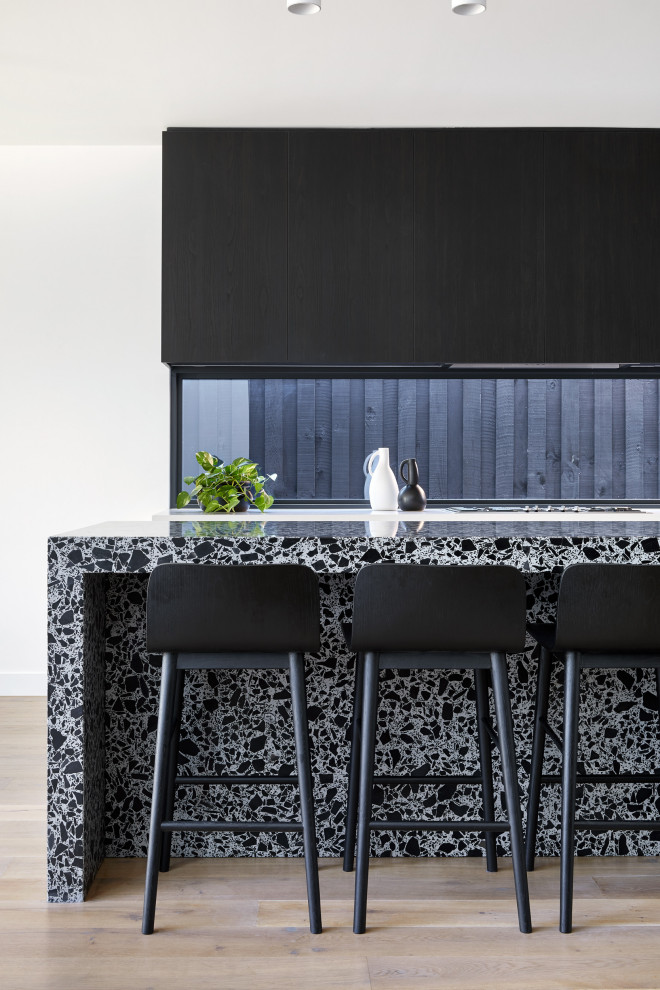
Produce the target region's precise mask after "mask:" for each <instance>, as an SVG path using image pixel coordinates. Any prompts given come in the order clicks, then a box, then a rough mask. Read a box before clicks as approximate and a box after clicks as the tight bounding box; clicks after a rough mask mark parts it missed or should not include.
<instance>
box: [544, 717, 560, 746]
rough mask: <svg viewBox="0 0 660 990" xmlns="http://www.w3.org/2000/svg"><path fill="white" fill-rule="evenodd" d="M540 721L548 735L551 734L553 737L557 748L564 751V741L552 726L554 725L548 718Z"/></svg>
mask: <svg viewBox="0 0 660 990" xmlns="http://www.w3.org/2000/svg"><path fill="white" fill-rule="evenodd" d="M539 721H540V723H541V725H542V726H543V728H544V729H545V731H546V734H547V735H548V736H550V738H551V739H552V741H553V743H554V744H555V746H556V747H557V749H558V750H559V752H560V753H563V751H564V743H563V742H562V739H561V736H560V735H559V734H558V733H557V732H555V730H554V729H553V728H552V726H551V725H550V723H549V722H548V720H547V718H541V719H539Z"/></svg>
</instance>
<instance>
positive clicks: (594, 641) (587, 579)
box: [526, 564, 660, 932]
mask: <svg viewBox="0 0 660 990" xmlns="http://www.w3.org/2000/svg"><path fill="white" fill-rule="evenodd" d="M529 631H530V633H531V634H532V636H533V637H534V639H536V641H537V643H539V645H540V647H541V656H540V661H539V671H538V680H537V684H536V705H535V712H534V741H533V745H532V766H531V775H530V785H529V802H528V807H527V834H526V854H527V869H528V870H533V869H534V855H535V848H536V835H537V828H538V814H539V800H540V794H541V786H542V784H556V783H561V787H562V795H561V809H562V810H561V892H560V922H559V929H560V931H562V932H570V931H571V930H572V926H573V865H574V854H575V850H574V839H575V830H576V829H583V830H588V831H594V832H605V831H610V830H612V831H615V830H616V831H624V830H627V829H631V830H632V829H635V830H637V831H646V830H650V831H656V830H659V829H660V821H655V820H654V821H642V820H637V821H630V820H628V821H601V820H595V821H594V820H591V821H588V820H586V819H580V820H578V819H576V818H575V809H576V788H577V785H578V784H586V783H600V784H614V783H633V782H639V783H652V782H660V774H657V773H640V774H622V773H601V774H584V773H581V774H578V772H577V764H578V734H579V710H580V671H581V670H584V669H585V668H589V667H598V668H601V669H602V668H626V667H627V668H634V667H655V676H656V688H657V689H658V693H659V696H660V567H657V566H644V565H640V564H571V565H570V566H569V567H567V568H566V570H565V571H564V573H563V574H562V578H561V583H560V586H559V601H558V603H557V621H556V622H554V623H537V624H534V625H530V627H529ZM555 657H560V658H562V659H563V660H564V662H565V685H564V736H563V740H562V739H561V737H560V736H559V734H558V732H556V731H555V729H553V728H552V726H551V725H549V723H548V702H549V696H550V676H551V673H552V663H553V659H554V658H555ZM547 737H550V739H551V740H552V741H553V742H554V743H555V745H556V746H557V747H558V748H559V749H560V750H561V753H562V772H561V777H558V776H553V775H551V774H547V775H544V774H543V755H544V751H545V742H546V738H547Z"/></svg>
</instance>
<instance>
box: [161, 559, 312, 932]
mask: <svg viewBox="0 0 660 990" xmlns="http://www.w3.org/2000/svg"><path fill="white" fill-rule="evenodd" d="M319 639H320V609H319V590H318V578H317V577H316V574H315V572H314V571H313V570H312V569H311V568H308V567H304V566H301V565H297V564H262V565H257V566H254V565H252V566H246V565H241V564H236V565H229V566H221V565H214V566H210V565H200V564H163V565H160V566H158V567H156V568H155V569H154V571H153V573H152V574H151V577H150V579H149V587H148V592H147V648H148V650H149V651H150V652H154V653H159V654H162V666H163V669H162V680H161V691H160V708H159V717H158V729H157V737H156V759H155V766H154V785H153V798H152V809H151V827H150V834H149V848H148V854H147V876H146V883H145V895H144V912H143V918H142V932H143V934H145V935H149V934H151V933H152V932H153V930H154V918H155V911H156V893H157V886H158V873H159V870H160V871H161V872H166V871H167V870H168V869H169V865H170V850H171V836H172V833H173V832H182V831H190V832H300V833H302V836H303V845H304V854H305V870H306V877H307V900H308V905H309V925H310V930H311V931H312V932H313V933H316V932H320V931H321V904H320V894H319V879H318V862H317V851H316V834H315V820H314V803H313V795H312V773H311V763H310V753H309V733H308V726H307V701H306V688H305V667H304V653H305V652H315V651H317V650H318V648H319ZM282 668H288V670H289V676H290V685H291V702H292V714H293V730H294V735H295V742H296V762H297V771H298V773H297V775H296V776H288V775H287V776H276V775H269V776H267V775H256V774H252V775H239V776H236V775H225V774H219V775H215V774H213V775H200V774H197V775H185V776H180V775H177V763H178V755H179V737H180V731H181V720H182V707H183V692H184V680H185V675H186V672H187V671H190V670H234V669H244V670H245V669H248V670H249V669H258V670H268V669H282ZM264 783H273V784H292V785H295V786H296V787H298V789H299V792H300V804H301V819H302V820H301V821H300V822H290V821H269V822H254V821H250V822H230V821H225V820H223V819H222V818H221V817H217V818H214V819H212V820H204V821H190V820H187V819H185V820H183V819H178V820H177V819H176V818H175V817H174V802H175V795H176V792H177V790H178V789H179V788H180V787H194V786H200V785H204V786H206V785H210V786H214V785H229V786H233V785H247V786H255V785H256V784H264Z"/></svg>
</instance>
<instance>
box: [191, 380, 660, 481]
mask: <svg viewBox="0 0 660 990" xmlns="http://www.w3.org/2000/svg"><path fill="white" fill-rule="evenodd" d="M182 385H183V389H182V396H181V401H182V416H181V432H180V436H181V461H182V475H186V474H193V473H197V470H198V469H197V468H196V465H195V462H194V452H195V451H196V450H200V449H204V450H211V451H212V452H213V453H216V454H218V455H219V456H220V457H222V458H223V459H224V460H229V459H231V458H233V457H236V456H239V455H245V456H249V457H250V458H252V459H253V460H255V461H257V462H258V463H259V464H260V466H261V467H262V468H263V469H264V470H265V471H267V472H269V473H271V472H276V473H277V475H278V479H277V482H276V483H275V486H274V489H273V493H274V494H275V496H276V497H278V498H286V499H324V500H327V499H360V498H362V497H363V491H364V476H363V472H362V467H363V463H364V460H365V457H366V456H367V454H369V453H370V452H371V451H372V450H374V449H375V448H376V447H382V446H384V447H389V448H390V460H391V463H392V467H393V468H394V469H395V470H396V467H397V465H398V463H399V461H401V460H403V459H404V458H407V457H416V458H417V460H418V463H419V467H420V473H421V482H422V485H423V486H424V488H425V489H426V491H427V495H428V496H429V498H433V499H450V500H454V499H504V500H506V499H529V500H532V501H540V500H544V499H565V500H567V501H570V500H573V499H589V500H598V499H621V500H623V499H625V500H627V501H628V500H631V499H656V498H658V495H659V492H660V487H659V477H658V472H659V465H658V422H659V419H660V408H659V401H660V393H659V387H658V385H659V383H658V380H656V379H641V378H637V379H622V378H618V379H605V378H598V379H587V378H584V379H578V378H571V379H559V378H551V379H525V378H517V379H513V378H509V379H493V378H489V379H477V378H470V379H467V378H466V379H456V378H454V379H424V378H417V379H413V378H401V379H396V378H387V379H376V378H373V379H359V378H351V379H348V378H344V379H342V378H316V379H312V378H297V379H296V378H289V379H277V378H273V379H267V378H266V379H264V378H254V379H249V380H247V379H241V380H213V379H199V378H197V379H191V380H184V381H183V383H182Z"/></svg>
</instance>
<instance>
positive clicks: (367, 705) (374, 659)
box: [353, 653, 378, 935]
mask: <svg viewBox="0 0 660 990" xmlns="http://www.w3.org/2000/svg"><path fill="white" fill-rule="evenodd" d="M363 677H364V684H363V692H364V693H363V698H362V740H361V745H360V795H359V810H358V829H357V863H356V869H355V906H354V910H353V931H354V932H355V934H356V935H361V934H362V933H363V932H364V931H365V929H366V927H367V884H368V882H369V839H370V836H371V829H370V828H369V822H370V821H371V802H372V799H373V783H374V756H375V750H376V720H377V717H378V654H377V653H365V654H364V674H363Z"/></svg>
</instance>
